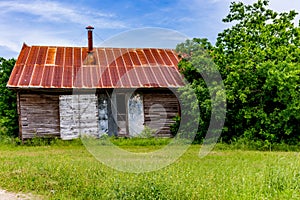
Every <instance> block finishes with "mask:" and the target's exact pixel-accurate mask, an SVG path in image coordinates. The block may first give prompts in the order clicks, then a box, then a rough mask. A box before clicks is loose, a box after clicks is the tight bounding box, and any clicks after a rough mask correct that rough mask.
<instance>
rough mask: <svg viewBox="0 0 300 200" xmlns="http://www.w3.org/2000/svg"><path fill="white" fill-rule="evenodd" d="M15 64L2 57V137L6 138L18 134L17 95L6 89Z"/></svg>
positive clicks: (0, 60) (0, 100) (0, 81)
mask: <svg viewBox="0 0 300 200" xmlns="http://www.w3.org/2000/svg"><path fill="white" fill-rule="evenodd" d="M15 62H16V61H15V60H14V59H9V60H6V59H4V58H2V57H0V135H6V136H17V134H18V113H17V98H16V93H15V92H14V91H12V90H10V89H8V88H7V87H6V84H7V81H8V79H9V76H10V73H11V71H12V69H13V67H14V65H15Z"/></svg>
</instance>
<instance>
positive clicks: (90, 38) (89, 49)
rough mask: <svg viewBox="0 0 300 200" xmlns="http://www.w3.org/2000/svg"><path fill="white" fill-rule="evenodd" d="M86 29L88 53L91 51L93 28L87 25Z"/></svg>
mask: <svg viewBox="0 0 300 200" xmlns="http://www.w3.org/2000/svg"><path fill="white" fill-rule="evenodd" d="M86 29H87V30H88V53H90V52H92V51H93V29H94V27H92V26H87V27H86Z"/></svg>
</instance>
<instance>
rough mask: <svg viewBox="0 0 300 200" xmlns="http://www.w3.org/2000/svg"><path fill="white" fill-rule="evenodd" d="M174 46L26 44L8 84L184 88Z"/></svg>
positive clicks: (63, 86) (10, 85)
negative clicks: (157, 47)
mask: <svg viewBox="0 0 300 200" xmlns="http://www.w3.org/2000/svg"><path fill="white" fill-rule="evenodd" d="M178 61H179V59H178V56H177V54H176V53H175V51H174V50H171V49H155V48H142V49H141V48H94V49H93V52H91V53H88V49H87V48H86V47H54V46H53V47H52V46H27V45H26V44H24V45H23V47H22V50H21V52H20V55H19V57H18V59H17V62H16V64H15V66H14V69H13V71H12V73H11V76H10V79H9V81H8V84H7V86H8V87H12V88H24V89H25V88H145V87H146V88H151V87H181V86H183V85H184V84H183V79H182V76H181V74H180V73H179V71H178V68H177V64H178Z"/></svg>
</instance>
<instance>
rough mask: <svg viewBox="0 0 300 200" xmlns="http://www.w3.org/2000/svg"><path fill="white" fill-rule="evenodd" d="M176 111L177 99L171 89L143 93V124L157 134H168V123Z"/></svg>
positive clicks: (169, 123) (172, 121)
mask: <svg viewBox="0 0 300 200" xmlns="http://www.w3.org/2000/svg"><path fill="white" fill-rule="evenodd" d="M178 113H179V104H178V100H177V98H176V96H175V95H174V94H173V93H172V92H171V91H169V90H165V91H153V92H151V93H150V92H145V93H144V116H145V125H146V126H149V127H150V128H151V129H154V130H156V131H157V132H156V133H157V134H158V136H170V134H171V132H170V125H171V124H173V123H174V120H173V118H174V117H175V116H176V115H177V114H178Z"/></svg>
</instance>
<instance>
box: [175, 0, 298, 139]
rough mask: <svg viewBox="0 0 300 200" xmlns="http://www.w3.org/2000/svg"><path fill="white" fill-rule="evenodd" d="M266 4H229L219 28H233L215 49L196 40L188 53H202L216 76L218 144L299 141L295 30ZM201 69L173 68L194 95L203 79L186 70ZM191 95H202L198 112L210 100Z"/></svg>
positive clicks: (290, 16) (184, 64)
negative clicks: (222, 106) (219, 83)
mask: <svg viewBox="0 0 300 200" xmlns="http://www.w3.org/2000/svg"><path fill="white" fill-rule="evenodd" d="M268 2H269V1H267V0H258V2H256V3H254V4H253V5H245V4H243V3H241V2H239V3H235V2H234V3H232V4H231V6H230V12H229V14H228V15H227V16H226V17H225V18H224V19H223V22H225V23H234V25H233V26H232V27H230V28H228V29H225V30H224V31H223V32H221V33H219V34H218V37H217V42H216V44H215V45H214V46H212V45H210V44H208V42H204V43H203V40H199V39H198V41H202V42H198V43H194V44H193V45H192V46H193V47H189V48H190V49H191V48H192V49H193V48H197V46H202V48H205V49H207V52H208V53H209V54H210V55H211V56H212V59H213V61H214V63H215V64H216V65H217V67H218V70H219V72H220V73H221V75H222V78H223V81H224V84H225V88H226V98H227V114H226V123H225V127H224V129H223V135H222V137H223V139H224V140H231V139H234V138H240V137H245V138H247V139H251V140H258V139H259V140H265V141H268V142H281V141H285V142H289V143H295V142H299V141H300V29H299V27H297V26H295V25H294V23H293V20H294V18H295V16H296V15H297V13H296V12H295V11H290V12H285V13H277V12H275V11H273V10H270V9H268V8H267V6H268ZM194 41H197V40H195V39H194ZM188 43H190V41H187V42H186V43H185V45H186V44H188ZM179 46H181V47H182V46H184V45H183V44H181V45H179ZM189 56H190V57H195V56H197V55H196V54H195V53H193V54H190V55H189ZM201 64H202V63H201V62H198V63H192V62H189V61H187V59H184V60H183V61H181V62H180V64H179V66H180V68H181V71H183V74H184V75H185V76H186V77H187V79H188V80H189V82H191V83H194V84H192V85H193V88H194V89H196V88H197V87H200V89H197V90H205V89H204V88H205V86H204V85H203V83H202V82H201V81H200V80H201V79H203V78H201V77H199V73H195V72H194V71H191V70H190V69H191V66H195V65H198V66H201ZM197 94H198V96H199V95H203V96H201V97H200V96H199V98H198V99H200V100H201V101H200V103H199V104H200V108H201V107H202V106H201V104H203V102H206V101H207V99H209V98H210V97H209V96H208V95H207V94H204V93H197ZM207 108H209V106H208V107H207ZM208 111H209V109H208ZM207 119H208V117H207V116H205V117H204V118H203V120H204V121H206V122H207ZM204 124H205V123H204ZM202 126H203V123H200V129H201V127H202Z"/></svg>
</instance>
